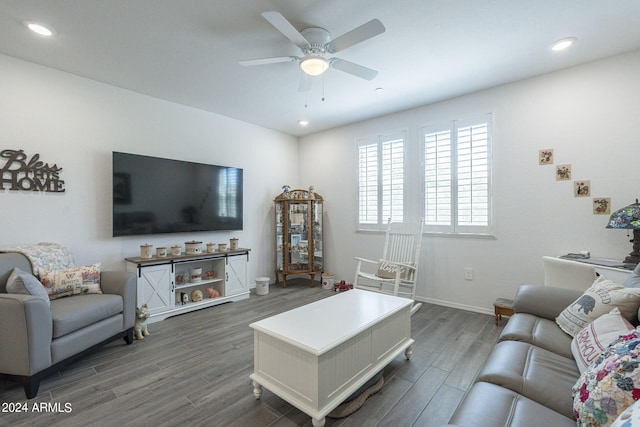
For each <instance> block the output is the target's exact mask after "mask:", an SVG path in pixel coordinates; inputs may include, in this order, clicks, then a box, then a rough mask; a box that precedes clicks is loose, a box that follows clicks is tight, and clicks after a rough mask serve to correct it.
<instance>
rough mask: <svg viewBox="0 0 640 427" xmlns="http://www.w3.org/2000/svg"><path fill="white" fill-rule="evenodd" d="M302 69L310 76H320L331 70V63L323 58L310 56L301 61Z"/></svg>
mask: <svg viewBox="0 0 640 427" xmlns="http://www.w3.org/2000/svg"><path fill="white" fill-rule="evenodd" d="M300 68H301V69H302V71H304V72H305V73H306V74H308V75H310V76H319V75H321V74H323V73H324V72H325V71H327V70H328V69H329V61H327V60H326V59H324V58H323V57H321V56H308V57H306V58H304V59H303V60H302V61H300Z"/></svg>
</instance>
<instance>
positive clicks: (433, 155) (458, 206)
mask: <svg viewBox="0 0 640 427" xmlns="http://www.w3.org/2000/svg"><path fill="white" fill-rule="evenodd" d="M421 135H422V142H423V153H424V159H423V160H424V192H423V195H424V218H425V231H430V232H441V233H452V234H491V233H492V230H493V228H492V218H491V115H490V114H487V115H484V116H482V117H479V118H474V119H468V120H456V121H453V122H450V123H444V124H438V125H431V126H425V127H423V128H422V133H421Z"/></svg>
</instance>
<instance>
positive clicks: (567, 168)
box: [556, 165, 571, 181]
mask: <svg viewBox="0 0 640 427" xmlns="http://www.w3.org/2000/svg"><path fill="white" fill-rule="evenodd" d="M569 180H571V165H557V166H556V181H569Z"/></svg>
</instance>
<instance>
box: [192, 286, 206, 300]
mask: <svg viewBox="0 0 640 427" xmlns="http://www.w3.org/2000/svg"><path fill="white" fill-rule="evenodd" d="M202 298H203V296H202V291H201V290H200V289H196V290H195V291H193V292H191V301H193V302H200V301H202Z"/></svg>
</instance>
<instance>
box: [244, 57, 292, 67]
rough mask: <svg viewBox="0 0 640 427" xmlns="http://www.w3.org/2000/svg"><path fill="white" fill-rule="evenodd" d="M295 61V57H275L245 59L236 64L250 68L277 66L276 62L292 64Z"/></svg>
mask: <svg viewBox="0 0 640 427" xmlns="http://www.w3.org/2000/svg"><path fill="white" fill-rule="evenodd" d="M297 60H298V58H297V57H295V56H277V57H274V58H260V59H245V60H242V61H238V62H239V63H240V65H244V66H245V67H250V66H253V65H266V64H277V63H278V62H293V61H297Z"/></svg>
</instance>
